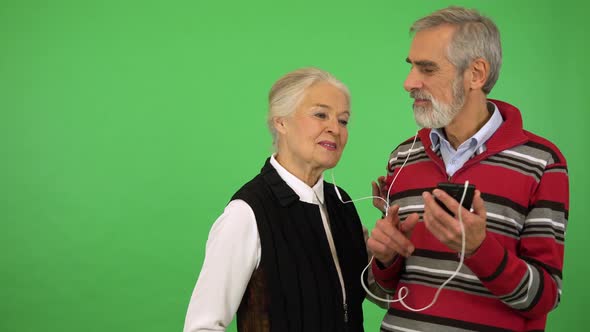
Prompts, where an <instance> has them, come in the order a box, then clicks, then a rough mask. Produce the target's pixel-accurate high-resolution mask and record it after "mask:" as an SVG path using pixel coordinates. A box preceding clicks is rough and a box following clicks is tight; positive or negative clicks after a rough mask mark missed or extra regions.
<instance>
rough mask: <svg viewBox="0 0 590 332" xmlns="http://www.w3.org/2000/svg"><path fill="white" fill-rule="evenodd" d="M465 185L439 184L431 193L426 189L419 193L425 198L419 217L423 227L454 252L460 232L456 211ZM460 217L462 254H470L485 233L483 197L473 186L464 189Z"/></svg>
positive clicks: (457, 250)
mask: <svg viewBox="0 0 590 332" xmlns="http://www.w3.org/2000/svg"><path fill="white" fill-rule="evenodd" d="M464 189H465V187H464V185H462V184H439V186H438V187H437V189H435V190H434V191H433V192H432V194H431V193H429V192H424V193H422V197H423V198H424V214H423V216H422V219H423V221H424V224H425V226H426V228H427V229H428V230H429V231H430V232H431V233H432V235H434V236H435V237H436V238H437V239H438V240H439V241H440V242H442V243H444V244H445V245H446V246H447V247H448V248H449V249H451V250H453V251H456V252H460V251H461V243H462V237H461V236H462V235H461V226H460V224H459V216H458V214H457V213H458V211H459V201H460V200H461V196H462V195H463V190H464ZM447 191H448V192H449V193H450V194H449V193H447ZM469 197H472V200H473V204H471V202H470V199H469ZM437 201H438V202H440V203H438V202H437ZM439 204H440V205H439ZM470 206H473V212H470V211H469V207H470ZM461 219H462V220H463V226H464V229H465V254H466V255H471V254H473V253H474V252H475V251H476V250H477V249H478V248H479V246H480V245H481V243H482V242H483V240H484V239H485V237H486V209H485V205H484V201H483V199H482V198H481V192H480V191H479V190H475V187H473V186H471V187H468V189H467V192H466V195H465V199H464V201H463V206H462V207H461Z"/></svg>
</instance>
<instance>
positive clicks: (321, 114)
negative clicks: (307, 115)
mask: <svg viewBox="0 0 590 332" xmlns="http://www.w3.org/2000/svg"><path fill="white" fill-rule="evenodd" d="M314 116H315V117H316V118H320V119H325V118H327V117H328V116H327V115H326V113H322V112H318V113H315V114H314Z"/></svg>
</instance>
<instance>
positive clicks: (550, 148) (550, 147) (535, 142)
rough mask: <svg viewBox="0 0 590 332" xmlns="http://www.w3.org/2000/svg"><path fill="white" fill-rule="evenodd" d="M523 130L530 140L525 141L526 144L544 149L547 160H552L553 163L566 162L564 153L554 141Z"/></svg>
mask: <svg viewBox="0 0 590 332" xmlns="http://www.w3.org/2000/svg"><path fill="white" fill-rule="evenodd" d="M523 132H524V134H525V136H526V137H527V138H528V141H527V142H526V143H524V145H525V146H527V147H530V148H534V149H537V150H540V151H544V152H545V153H546V154H547V158H546V160H550V161H551V162H550V163H551V164H564V165H565V164H566V160H565V157H564V155H563V153H561V150H560V149H559V148H558V147H557V145H555V144H554V143H553V142H551V141H550V140H548V139H546V138H544V137H541V136H539V135H537V134H534V133H532V132H530V131H528V130H523Z"/></svg>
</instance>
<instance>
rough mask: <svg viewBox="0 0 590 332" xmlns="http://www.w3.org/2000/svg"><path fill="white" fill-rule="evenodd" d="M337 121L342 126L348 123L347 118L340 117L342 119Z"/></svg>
mask: <svg viewBox="0 0 590 332" xmlns="http://www.w3.org/2000/svg"><path fill="white" fill-rule="evenodd" d="M338 122H340V124H341V125H343V126H347V125H348V120H344V119H342V120H338Z"/></svg>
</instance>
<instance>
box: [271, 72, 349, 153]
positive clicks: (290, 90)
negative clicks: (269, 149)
mask: <svg viewBox="0 0 590 332" xmlns="http://www.w3.org/2000/svg"><path fill="white" fill-rule="evenodd" d="M321 82H327V83H330V84H332V85H333V86H334V87H336V88H337V89H338V90H340V91H342V93H343V94H344V95H345V97H346V100H347V101H348V103H349V104H350V92H349V91H348V88H347V87H346V85H344V83H342V82H340V81H339V80H338V79H336V78H335V77H334V76H333V75H332V74H330V73H328V72H327V71H325V70H322V69H319V68H315V67H306V68H301V69H297V70H294V71H292V72H290V73H287V74H285V75H284V76H283V77H281V78H279V80H278V81H276V82H275V84H273V86H272V88H271V89H270V93H269V94H268V115H267V125H268V129H269V130H270V134H271V135H272V144H273V148H274V150H275V151H276V149H277V145H278V135H277V130H276V129H275V127H274V123H273V120H274V119H275V118H281V117H287V116H290V115H291V114H293V113H294V112H295V110H296V109H297V107H298V106H299V104H300V103H301V101H302V99H303V97H304V95H305V91H306V90H307V89H308V88H309V87H311V86H312V85H314V84H317V83H321Z"/></svg>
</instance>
